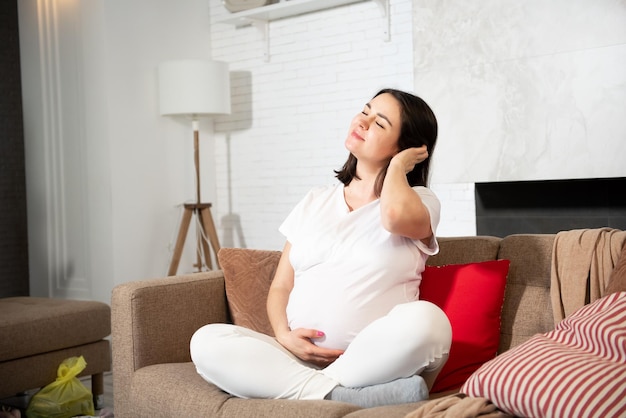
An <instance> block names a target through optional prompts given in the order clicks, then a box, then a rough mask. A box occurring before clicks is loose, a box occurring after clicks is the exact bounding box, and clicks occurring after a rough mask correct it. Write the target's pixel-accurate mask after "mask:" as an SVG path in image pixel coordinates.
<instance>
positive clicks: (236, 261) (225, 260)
mask: <svg viewBox="0 0 626 418" xmlns="http://www.w3.org/2000/svg"><path fill="white" fill-rule="evenodd" d="M280 255H281V252H280V251H266V250H251V249H246V248H222V249H220V251H219V254H218V259H219V262H220V266H221V268H222V271H223V272H224V281H225V286H226V297H227V298H228V307H229V309H230V313H231V317H232V320H233V323H234V324H235V325H241V326H243V327H246V328H250V329H252V330H255V331H258V332H262V333H264V334H267V335H271V336H274V332H273V331H272V327H271V326H270V321H269V319H268V317H267V310H266V307H265V305H266V303H267V292H268V291H269V288H270V284H271V283H272V280H273V279H274V274H275V273H276V267H277V265H278V260H279V259H280Z"/></svg>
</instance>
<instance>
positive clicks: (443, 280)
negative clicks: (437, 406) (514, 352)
mask: <svg viewBox="0 0 626 418" xmlns="http://www.w3.org/2000/svg"><path fill="white" fill-rule="evenodd" d="M509 264H510V262H509V260H494V261H485V262H481V263H470V264H450V265H446V266H441V267H432V266H427V267H426V270H424V272H423V273H422V283H421V285H420V299H423V300H427V301H430V302H432V303H434V304H435V305H437V306H439V307H440V308H441V309H443V311H444V312H445V313H446V315H447V316H448V319H449V320H450V324H451V325H452V346H451V347H450V355H449V357H448V361H447V362H446V364H445V366H444V367H443V369H442V370H441V372H440V373H439V376H437V379H436V381H435V384H434V386H433V388H432V392H442V391H446V390H451V389H458V388H460V387H461V385H463V383H464V382H465V380H466V379H467V378H468V377H469V376H470V375H471V374H472V373H474V372H475V371H476V370H477V369H478V368H479V367H480V366H481V365H482V364H483V363H485V362H487V361H489V360H491V359H493V358H494V357H495V356H496V353H497V351H498V344H499V343H500V314H501V311H502V303H503V302H504V287H505V284H506V276H507V274H508V272H509Z"/></svg>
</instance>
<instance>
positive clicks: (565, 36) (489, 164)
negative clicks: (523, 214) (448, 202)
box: [414, 0, 626, 182]
mask: <svg viewBox="0 0 626 418" xmlns="http://www.w3.org/2000/svg"><path fill="white" fill-rule="evenodd" d="M415 6H416V9H415V18H416V19H415V25H414V36H415V69H416V70H415V71H416V88H417V89H419V90H421V91H423V92H424V94H425V95H426V96H428V97H430V98H431V100H432V101H433V103H434V106H436V107H437V108H438V109H440V113H441V118H440V121H441V122H442V131H441V136H440V145H441V147H440V148H439V151H440V152H439V154H438V155H437V156H436V157H435V161H434V163H435V164H436V165H437V164H438V165H439V168H440V169H435V172H434V176H433V180H434V181H436V182H458V181H471V182H483V181H518V180H549V179H576V178H607V177H624V176H626V165H625V164H624V163H625V162H626V138H625V137H626V119H625V118H624V105H625V103H626V70H625V69H626V2H624V1H623V0H596V1H588V0H550V1H544V0H524V1H519V0H481V1H465V0H443V1H442V0H416V1H415Z"/></svg>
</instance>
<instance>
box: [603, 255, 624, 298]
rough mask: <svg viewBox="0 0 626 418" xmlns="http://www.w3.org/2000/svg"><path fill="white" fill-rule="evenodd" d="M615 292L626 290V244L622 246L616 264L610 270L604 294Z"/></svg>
mask: <svg viewBox="0 0 626 418" xmlns="http://www.w3.org/2000/svg"><path fill="white" fill-rule="evenodd" d="M615 292H626V245H624V246H623V247H622V253H621V254H620V256H619V258H618V259H617V264H615V267H614V268H613V271H611V275H610V276H609V283H608V284H607V285H606V289H605V291H604V294H605V295H609V294H611V293H615Z"/></svg>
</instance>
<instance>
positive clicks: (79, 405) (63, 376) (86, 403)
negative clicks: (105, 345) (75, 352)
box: [26, 356, 95, 418]
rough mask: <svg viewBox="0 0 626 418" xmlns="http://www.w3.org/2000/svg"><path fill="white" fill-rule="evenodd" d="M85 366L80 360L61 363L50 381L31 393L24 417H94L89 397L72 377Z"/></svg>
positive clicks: (80, 358)
mask: <svg viewBox="0 0 626 418" xmlns="http://www.w3.org/2000/svg"><path fill="white" fill-rule="evenodd" d="M85 366H87V362H86V361H85V359H84V358H83V356H80V357H70V358H68V359H65V360H63V362H62V363H61V364H60V365H59V368H58V370H57V378H56V380H55V381H54V382H52V383H50V384H49V385H47V386H45V387H43V388H42V389H41V390H40V391H39V392H37V393H35V394H34V395H33V397H32V398H31V400H30V402H29V403H28V408H26V417H27V418H70V417H75V416H77V415H90V416H93V415H94V414H95V411H94V407H93V396H92V394H91V391H90V390H89V389H87V388H86V387H85V386H84V385H83V384H82V383H81V381H80V380H78V378H77V377H76V376H77V375H78V374H79V373H80V372H82V371H83V370H84V369H85Z"/></svg>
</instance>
